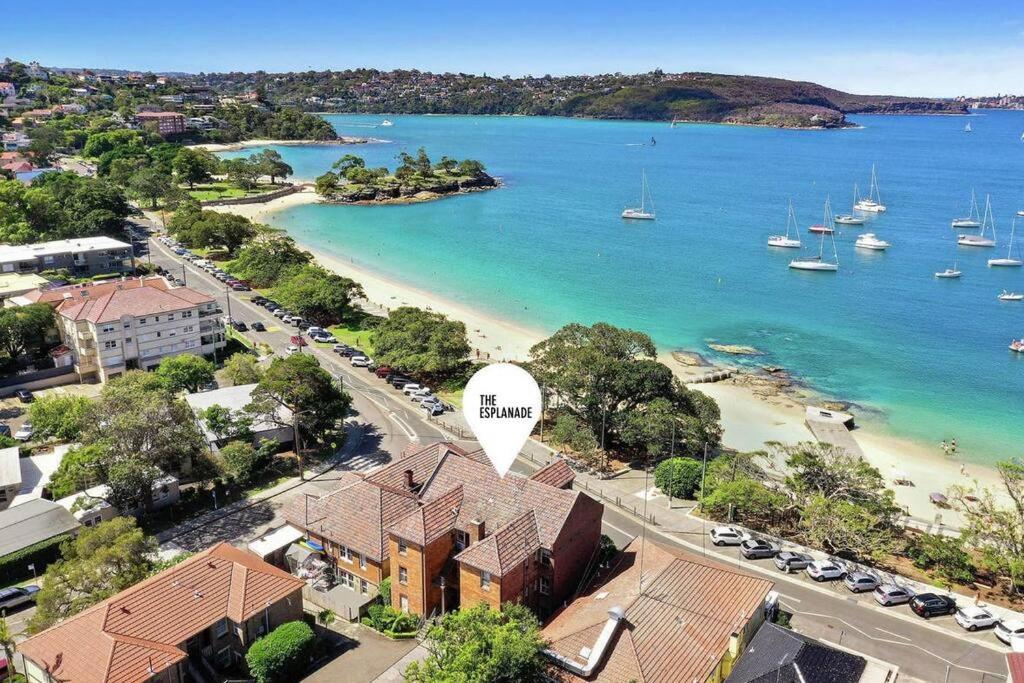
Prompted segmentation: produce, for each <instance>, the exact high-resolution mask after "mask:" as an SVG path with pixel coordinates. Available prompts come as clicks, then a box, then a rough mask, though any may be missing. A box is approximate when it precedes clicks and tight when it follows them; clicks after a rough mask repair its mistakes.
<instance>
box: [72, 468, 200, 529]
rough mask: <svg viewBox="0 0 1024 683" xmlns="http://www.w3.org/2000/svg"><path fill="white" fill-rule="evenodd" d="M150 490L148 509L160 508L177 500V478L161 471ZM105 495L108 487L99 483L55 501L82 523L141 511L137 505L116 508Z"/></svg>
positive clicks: (101, 520)
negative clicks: (150, 496) (132, 508)
mask: <svg viewBox="0 0 1024 683" xmlns="http://www.w3.org/2000/svg"><path fill="white" fill-rule="evenodd" d="M152 489H153V495H152V498H151V500H150V507H149V510H150V511H153V512H155V511H157V510H163V509H164V508H166V507H169V506H171V505H174V504H176V503H177V502H178V501H179V500H181V489H180V488H179V484H178V478H177V477H175V476H173V475H170V474H165V475H164V476H162V477H160V478H159V479H157V480H156V481H154V482H153V487H152ZM109 497H110V487H109V486H107V485H106V484H100V485H99V486H92V487H90V488H87V489H86V490H84V491H79V492H78V493H72V494H71V495H70V496H66V497H64V498H61V499H59V500H57V501H56V503H57V504H58V505H60V506H61V507H63V508H64V509H65V510H67V511H68V512H70V513H71V515H72V516H73V517H74V518H75V519H77V520H78V522H79V524H81V525H82V526H96V525H97V524H99V523H100V522H106V521H108V520H111V519H113V518H114V517H117V516H118V515H125V514H129V515H134V514H137V513H139V512H142V510H141V508H136V509H134V510H118V509H117V508H116V507H114V506H113V505H112V504H111V503H109V502H108V501H107V499H108V498H109ZM79 501H81V502H79Z"/></svg>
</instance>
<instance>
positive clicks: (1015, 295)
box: [999, 289, 1024, 301]
mask: <svg viewBox="0 0 1024 683" xmlns="http://www.w3.org/2000/svg"><path fill="white" fill-rule="evenodd" d="M999 300H1000V301H1024V294H1021V293H1019V292H1007V291H1006V290H1005V289H1004V290H1003V293H1002V294H1000V295H999Z"/></svg>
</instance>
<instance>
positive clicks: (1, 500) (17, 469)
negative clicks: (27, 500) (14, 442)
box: [0, 446, 21, 510]
mask: <svg viewBox="0 0 1024 683" xmlns="http://www.w3.org/2000/svg"><path fill="white" fill-rule="evenodd" d="M19 450H20V449H19V447H18V446H11V447H10V448H2V449H0V510H6V509H7V508H8V507H9V506H10V504H11V502H12V501H13V500H14V497H15V496H16V495H18V491H20V490H21V456H20V453H19Z"/></svg>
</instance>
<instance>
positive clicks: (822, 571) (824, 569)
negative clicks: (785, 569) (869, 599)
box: [805, 560, 846, 581]
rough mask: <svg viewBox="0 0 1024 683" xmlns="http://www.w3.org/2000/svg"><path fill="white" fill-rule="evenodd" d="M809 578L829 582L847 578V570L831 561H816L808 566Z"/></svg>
mask: <svg viewBox="0 0 1024 683" xmlns="http://www.w3.org/2000/svg"><path fill="white" fill-rule="evenodd" d="M805 571H806V572H807V576H809V577H811V578H812V579H814V580H815V581H829V580H831V579H841V578H843V577H844V576H846V570H845V569H843V567H842V566H841V565H839V564H836V563H835V562H832V561H831V560H815V561H814V562H811V563H810V564H809V565H807V569H806V570H805Z"/></svg>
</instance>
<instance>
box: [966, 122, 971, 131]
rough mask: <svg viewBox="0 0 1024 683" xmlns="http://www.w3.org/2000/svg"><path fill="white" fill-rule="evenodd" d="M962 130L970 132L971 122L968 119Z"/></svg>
mask: <svg viewBox="0 0 1024 683" xmlns="http://www.w3.org/2000/svg"><path fill="white" fill-rule="evenodd" d="M964 132H965V133H970V132H971V122H970V121H968V122H967V125H966V126H964Z"/></svg>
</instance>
